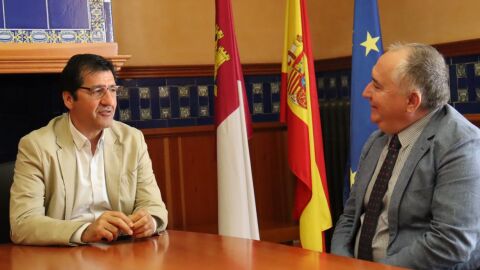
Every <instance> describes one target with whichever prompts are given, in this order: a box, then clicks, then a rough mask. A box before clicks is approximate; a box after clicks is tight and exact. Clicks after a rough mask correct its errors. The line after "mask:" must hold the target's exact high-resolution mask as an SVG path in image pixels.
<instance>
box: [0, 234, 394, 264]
mask: <svg viewBox="0 0 480 270" xmlns="http://www.w3.org/2000/svg"><path fill="white" fill-rule="evenodd" d="M0 269H2V270H7V269H16V270H23V269H36V270H42V269H49V270H52V269H68V270H74V269H89V270H90V269H92V270H94V269H115V270H121V269H141V270H147V269H222V270H232V269H335V270H337V269H369V270H371V269H374V270H375V269H378V270H380V269H400V268H396V267H392V266H387V265H382V264H377V263H372V262H367V261H361V260H355V259H351V258H345V257H340V256H335V255H330V254H326V253H317V252H312V251H308V250H304V249H301V248H298V247H290V246H285V245H280V244H275V243H269V242H261V241H252V240H246V239H240V238H233V237H222V236H218V235H213V234H203V233H193V232H183V231H168V232H165V233H164V234H161V235H159V236H155V237H151V238H146V239H141V240H124V241H117V242H114V243H109V244H95V245H87V246H79V247H35V246H20V245H13V244H3V245H0Z"/></svg>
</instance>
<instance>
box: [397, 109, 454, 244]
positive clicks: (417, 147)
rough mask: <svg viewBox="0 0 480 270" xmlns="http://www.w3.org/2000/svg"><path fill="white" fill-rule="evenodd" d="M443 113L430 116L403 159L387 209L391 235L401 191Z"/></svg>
mask: <svg viewBox="0 0 480 270" xmlns="http://www.w3.org/2000/svg"><path fill="white" fill-rule="evenodd" d="M444 113H445V111H444V109H440V110H439V111H438V112H437V113H435V115H434V116H433V117H432V119H431V120H430V122H429V123H428V124H427V126H426V127H425V129H424V130H423V132H422V134H421V135H420V137H418V139H417V141H416V142H415V144H414V145H413V146H412V150H411V151H410V155H409V156H408V158H407V160H406V161H405V164H404V165H403V168H402V171H401V172H400V175H399V176H398V179H397V183H396V184H395V187H394V189H393V192H392V197H391V198H390V208H389V209H388V220H389V221H388V224H389V230H390V232H391V233H392V234H393V235H396V234H397V229H398V227H397V225H398V210H399V208H400V203H401V202H400V201H401V200H402V198H403V193H404V192H405V190H406V188H407V186H408V183H409V182H410V180H411V179H412V174H413V172H414V170H415V168H416V167H417V164H418V162H420V160H421V159H422V157H423V156H424V155H425V153H427V152H428V151H429V150H430V148H431V145H432V139H433V137H434V136H435V134H436V133H437V131H438V128H439V124H440V120H441V118H442V115H443V114H444ZM394 239H395V238H394V237H390V241H389V242H390V243H392V241H393V240H394Z"/></svg>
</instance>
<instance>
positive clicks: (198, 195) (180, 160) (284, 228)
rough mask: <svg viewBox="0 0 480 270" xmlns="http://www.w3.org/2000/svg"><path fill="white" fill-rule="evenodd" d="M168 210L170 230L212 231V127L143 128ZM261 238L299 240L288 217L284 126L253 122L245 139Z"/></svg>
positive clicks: (214, 198)
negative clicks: (251, 133)
mask: <svg viewBox="0 0 480 270" xmlns="http://www.w3.org/2000/svg"><path fill="white" fill-rule="evenodd" d="M143 133H144V134H145V139H146V141H147V144H148V147H149V153H150V157H151V159H152V163H153V170H154V172H155V175H156V176H157V182H158V184H159V186H160V189H161V190H162V195H163V198H164V201H165V203H166V205H167V209H168V211H169V219H170V221H169V225H168V228H169V229H178V230H188V231H196V232H207V233H217V232H218V225H217V213H218V211H217V203H218V200H217V171H216V170H217V165H216V146H215V144H216V139H215V130H214V127H213V126H198V127H185V128H163V129H145V130H143ZM250 156H251V164H252V174H253V182H254V188H255V199H256V203H257V216H258V220H259V226H260V236H261V239H262V240H267V241H275V242H285V241H291V240H296V239H298V226H297V223H296V222H295V221H293V219H292V206H293V199H294V194H293V193H294V185H295V180H294V178H293V175H292V174H291V173H290V171H289V169H288V164H287V152H286V127H285V126H284V125H282V124H279V123H264V124H254V134H253V137H252V139H251V140H250Z"/></svg>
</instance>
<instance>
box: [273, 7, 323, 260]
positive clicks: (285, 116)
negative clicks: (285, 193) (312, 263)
mask: <svg viewBox="0 0 480 270" xmlns="http://www.w3.org/2000/svg"><path fill="white" fill-rule="evenodd" d="M284 42H285V43H284V51H283V59H282V92H281V105H280V108H281V110H280V117H281V121H283V122H286V123H287V127H288V164H289V165H290V169H291V170H292V172H293V174H295V176H296V177H297V180H298V181H297V189H296V195H295V196H296V197H295V208H294V210H295V213H294V215H295V216H296V217H297V218H298V217H299V218H300V222H299V223H300V241H301V244H302V247H303V248H306V249H310V250H316V251H323V250H324V247H325V243H324V235H323V231H325V230H327V229H329V228H330V227H332V218H331V215H330V207H329V200H328V188H327V179H326V175H325V161H324V156H323V142H322V129H321V124H320V112H319V106H318V99H317V91H316V89H317V87H316V82H315V71H314V67H313V56H312V50H311V47H310V31H309V28H308V18H307V12H306V5H305V0H287V10H286V23H285V40H284Z"/></svg>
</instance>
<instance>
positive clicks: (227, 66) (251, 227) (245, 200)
mask: <svg viewBox="0 0 480 270" xmlns="http://www.w3.org/2000/svg"><path fill="white" fill-rule="evenodd" d="M215 8H216V15H215V19H216V25H215V43H216V44H215V53H216V54H215V90H214V92H215V125H216V128H217V173H218V233H219V234H220V235H226V236H235V237H242V238H249V239H256V240H258V239H259V233H258V223H257V210H256V208H255V195H254V191H253V181H252V170H251V167H250V153H249V150H248V137H249V136H250V135H251V133H252V129H251V119H250V112H249V110H248V101H247V97H246V94H245V84H244V82H243V74H242V67H241V65H240V58H239V56H238V49H237V41H236V38H235V31H234V28H233V17H232V8H231V3H230V0H216V1H215Z"/></svg>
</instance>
